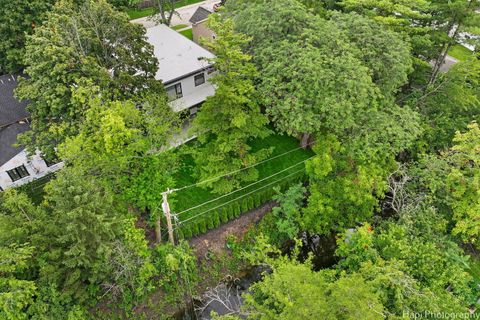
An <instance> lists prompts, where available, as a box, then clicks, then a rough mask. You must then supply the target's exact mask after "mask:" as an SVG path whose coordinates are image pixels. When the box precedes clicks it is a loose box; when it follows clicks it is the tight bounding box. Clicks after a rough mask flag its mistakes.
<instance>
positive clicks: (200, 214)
mask: <svg viewBox="0 0 480 320" xmlns="http://www.w3.org/2000/svg"><path fill="white" fill-rule="evenodd" d="M302 171H303V169H302V170H298V171H295V172H293V173H291V174H289V175H286V176H285V177H283V178H280V179H278V180H276V181H273V182H271V183H269V184H266V185H264V186H263V187H260V188H258V189H255V190H253V191H250V192H249V193H246V194H244V195H241V196H239V197H237V198H235V199H232V200H230V201H227V202H225V203H223V204H221V205H219V206H216V207H213V208H211V209H208V210H206V211H203V212H201V213H199V214H196V215H194V216H192V217H190V218H188V219H185V220H183V221H180V222H179V225H182V224H184V223H187V222H189V221H191V220H193V219H195V218H197V217H199V216H202V215H204V214H205V213H208V212H210V211H212V210H216V209H218V208H221V207H223V206H225V205H227V204H229V203H232V202H233V201H236V200H238V199H241V198H243V197H246V196H248V195H250V194H252V193H255V192H257V191H258V190H261V189H264V188H266V187H269V186H271V185H273V184H275V183H277V182H279V181H282V180H284V179H286V178H288V177H290V176H292V175H295V174H297V173H299V172H302ZM177 228H178V227H177Z"/></svg>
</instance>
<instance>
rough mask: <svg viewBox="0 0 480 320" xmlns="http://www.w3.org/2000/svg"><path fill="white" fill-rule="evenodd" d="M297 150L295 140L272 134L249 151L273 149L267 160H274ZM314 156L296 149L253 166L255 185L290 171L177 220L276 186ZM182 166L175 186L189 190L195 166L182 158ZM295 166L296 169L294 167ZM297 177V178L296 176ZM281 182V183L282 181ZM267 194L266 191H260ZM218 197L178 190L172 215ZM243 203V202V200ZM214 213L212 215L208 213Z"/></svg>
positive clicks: (206, 191)
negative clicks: (255, 173)
mask: <svg viewBox="0 0 480 320" xmlns="http://www.w3.org/2000/svg"><path fill="white" fill-rule="evenodd" d="M298 146H299V144H298V140H297V139H295V138H292V137H289V136H286V135H278V134H272V135H271V136H269V137H267V138H266V139H263V140H256V141H254V142H252V144H251V147H252V150H253V151H255V150H259V149H262V148H268V147H274V150H273V152H272V154H271V155H270V157H269V158H273V157H275V156H277V155H280V154H283V153H285V152H287V151H291V150H294V149H297V148H298ZM181 149H182V148H180V149H179V152H181ZM313 155H314V153H313V151H311V150H303V149H297V150H295V151H292V152H290V153H288V154H286V155H284V156H281V157H278V158H276V159H273V160H270V161H266V162H265V163H262V164H259V165H258V166H256V169H257V170H258V173H259V176H258V179H257V181H259V180H262V179H264V178H266V177H269V176H271V175H273V174H275V173H277V172H279V171H282V170H284V169H286V168H289V167H291V166H293V167H292V168H290V169H288V170H286V171H285V172H282V173H280V174H278V175H275V176H273V177H270V178H268V179H265V180H263V181H261V182H259V183H256V184H254V185H252V186H250V187H248V188H245V189H244V190H241V191H238V192H235V193H233V194H231V195H229V196H226V197H223V198H221V199H219V200H216V201H213V202H211V203H208V204H206V205H203V206H201V207H199V208H197V209H194V210H191V211H188V212H185V213H182V214H181V215H180V217H179V219H180V221H183V220H185V219H188V218H190V217H192V216H195V215H197V214H201V213H202V212H204V211H206V210H209V209H212V208H215V207H218V206H221V205H223V204H225V203H227V202H229V201H231V200H233V199H236V198H238V197H241V196H242V195H246V194H247V193H251V192H252V191H254V190H256V189H259V188H262V187H264V186H266V185H268V184H271V183H272V182H275V181H277V180H280V179H282V178H284V177H286V176H288V175H290V174H292V173H294V172H296V171H299V170H304V168H305V165H304V164H303V163H300V162H301V161H304V160H306V159H308V158H310V157H312V156H313ZM181 158H182V165H181V169H180V170H179V172H178V174H177V177H176V182H177V187H183V186H188V185H192V184H194V183H196V182H198V181H197V180H196V178H195V177H194V172H195V163H194V161H193V159H192V157H191V156H190V155H185V154H184V155H182V156H181ZM297 163H300V164H298V165H295V164H297ZM294 165H295V166H294ZM295 176H296V175H295ZM254 182H255V181H252V182H249V183H245V184H244V185H243V186H246V185H250V184H252V183H254ZM281 182H283V180H282V181H281ZM274 185H276V184H273V185H272V186H269V187H268V188H271V187H273V186H274ZM262 190H266V188H264V189H262ZM220 196H221V194H214V193H211V192H210V191H209V189H206V188H202V187H200V186H195V187H191V188H187V189H184V190H180V191H178V192H175V193H174V194H173V196H172V198H173V199H172V200H173V204H172V205H171V207H172V211H173V212H182V211H184V210H187V209H189V208H192V207H195V206H198V205H200V204H202V203H205V202H208V201H210V200H213V199H215V198H217V197H220ZM242 199H243V198H242ZM211 212H213V211H211Z"/></svg>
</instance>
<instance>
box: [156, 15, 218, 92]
mask: <svg viewBox="0 0 480 320" xmlns="http://www.w3.org/2000/svg"><path fill="white" fill-rule="evenodd" d="M147 39H148V42H149V43H150V44H151V45H153V52H154V54H155V57H157V59H158V65H159V66H158V71H157V74H156V75H155V79H157V80H161V81H163V83H169V82H173V81H176V80H178V79H181V78H184V77H186V76H188V75H191V74H193V73H195V72H198V71H201V70H204V69H205V68H207V67H209V66H210V65H212V63H210V62H208V61H207V60H205V59H204V58H209V59H211V58H214V57H215V56H214V55H213V54H212V53H211V52H210V51H208V50H206V49H204V48H202V47H200V46H199V45H198V44H196V43H195V42H193V41H190V40H189V39H187V38H186V37H185V36H183V35H181V34H180V33H178V32H177V31H175V30H173V29H171V28H169V27H167V26H166V25H164V24H159V25H157V26H155V27H152V28H148V29H147Z"/></svg>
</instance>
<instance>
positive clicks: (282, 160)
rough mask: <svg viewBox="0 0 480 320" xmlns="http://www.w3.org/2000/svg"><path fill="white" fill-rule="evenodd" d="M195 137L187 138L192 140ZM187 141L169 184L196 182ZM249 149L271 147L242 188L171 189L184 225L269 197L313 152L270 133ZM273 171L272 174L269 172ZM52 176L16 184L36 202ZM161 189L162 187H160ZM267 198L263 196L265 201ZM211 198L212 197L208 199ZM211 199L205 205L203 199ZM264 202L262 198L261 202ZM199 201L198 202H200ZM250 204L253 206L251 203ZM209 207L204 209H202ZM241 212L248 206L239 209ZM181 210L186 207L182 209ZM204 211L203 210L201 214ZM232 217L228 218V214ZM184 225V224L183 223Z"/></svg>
mask: <svg viewBox="0 0 480 320" xmlns="http://www.w3.org/2000/svg"><path fill="white" fill-rule="evenodd" d="M194 143H196V142H195V141H192V142H189V144H194ZM186 147H187V145H184V146H181V147H179V148H178V152H179V154H180V157H181V161H182V162H181V165H180V170H179V172H178V173H177V176H176V178H175V180H176V186H171V187H177V188H178V187H183V186H189V185H192V184H195V183H196V182H198V181H197V179H196V178H195V176H194V169H195V163H194V161H193V159H192V157H191V156H190V155H189V154H188V153H187V152H184V151H186ZM251 147H252V151H255V150H259V149H262V148H268V147H274V149H273V151H272V154H271V155H270V156H269V158H268V159H271V160H268V161H265V162H264V163H261V164H259V165H258V166H256V168H257V170H258V173H259V177H258V179H257V180H256V181H253V182H250V183H246V184H244V185H243V186H242V190H239V191H236V192H233V193H232V194H230V195H228V196H225V197H222V198H221V199H217V200H214V199H216V198H218V197H220V196H221V195H219V194H214V193H211V192H210V191H209V189H204V188H201V187H197V186H195V187H191V188H186V189H184V190H180V191H178V192H175V193H173V194H172V195H171V196H170V198H169V200H170V205H171V208H172V212H174V213H181V214H180V215H179V220H180V221H185V220H186V219H189V220H188V221H187V222H186V223H185V225H187V224H188V225H191V224H197V223H198V222H199V221H198V220H199V218H196V217H197V216H199V217H201V219H204V218H211V216H209V214H210V215H211V214H214V212H215V211H217V213H218V210H219V209H220V208H225V209H227V208H228V206H230V207H231V206H232V205H239V206H240V205H241V203H242V202H243V203H245V202H246V201H247V199H249V201H250V200H252V198H253V197H255V196H259V195H261V194H260V193H263V194H265V193H268V192H270V194H267V196H268V199H271V192H272V189H273V187H275V186H283V187H286V185H287V184H291V183H292V182H293V181H298V180H300V179H302V178H303V177H304V174H305V172H304V170H305V166H304V161H305V160H306V159H309V158H310V157H312V156H313V155H314V153H313V151H311V150H303V149H300V148H299V145H298V140H296V139H295V138H292V137H289V136H285V135H278V134H272V135H271V136H269V137H267V138H266V139H263V140H256V141H254V142H252V144H251ZM272 175H273V176H272ZM52 178H53V174H52V175H47V176H45V177H43V178H40V179H38V180H35V181H33V182H32V183H29V184H27V185H24V186H21V187H19V189H20V190H22V191H24V192H26V193H27V194H28V195H29V196H30V197H31V198H32V200H33V201H34V203H37V204H39V203H40V202H41V201H42V199H43V196H44V190H43V187H44V186H45V184H46V183H47V182H48V181H50V180H51V179H52ZM159 191H163V190H159ZM268 199H263V201H267V200H268ZM211 200H214V201H211ZM208 201H211V202H209V203H207V204H205V205H202V204H204V203H205V202H208ZM262 203H263V202H262ZM199 205H201V206H199ZM195 206H199V207H198V208H195V209H193V210H189V211H185V210H187V209H190V208H192V207H195ZM250 208H253V207H250ZM208 210H211V211H209V212H207V213H205V211H208ZM240 210H241V211H239V212H238V213H240V212H245V211H247V210H248V208H247V209H244V208H243V207H242V209H240ZM182 211H185V212H183V213H182ZM204 213H205V214H204ZM229 219H231V218H229ZM182 228H183V225H182Z"/></svg>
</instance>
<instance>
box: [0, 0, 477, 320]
mask: <svg viewBox="0 0 480 320" xmlns="http://www.w3.org/2000/svg"><path fill="white" fill-rule="evenodd" d="M14 3H15V5H13V4H14ZM159 3H160V2H159ZM112 4H113V5H114V6H112ZM129 5H131V4H130V3H125V2H123V1H115V2H107V1H105V0H99V1H69V0H60V1H52V2H48V1H47V2H45V1H42V2H41V3H40V2H38V4H37V3H36V2H35V1H33V2H32V6H31V7H29V5H28V4H27V2H13V1H11V2H8V1H7V5H6V6H2V7H1V8H0V13H4V12H7V13H8V16H9V17H11V19H13V20H12V21H17V22H21V23H17V24H16V25H15V26H14V27H11V26H9V27H5V24H6V23H5V21H4V20H1V19H5V16H4V15H1V18H0V35H1V38H2V39H3V38H5V39H7V40H8V41H5V42H2V44H1V45H0V70H1V71H2V72H23V73H24V74H25V75H26V76H27V77H26V79H25V80H23V81H22V82H21V84H20V86H19V88H18V91H17V95H18V97H19V98H21V99H25V100H29V101H30V104H29V106H28V108H29V112H30V113H31V118H32V122H31V127H32V130H31V131H30V132H28V133H26V134H24V135H23V136H22V137H21V143H23V144H25V145H26V147H27V150H29V151H34V150H36V149H38V150H40V152H42V153H43V154H44V155H45V157H47V158H50V159H61V160H62V161H63V162H64V163H65V167H64V168H63V169H62V170H61V171H59V172H58V173H56V174H55V176H53V177H51V179H50V180H49V182H48V183H46V185H45V188H44V190H43V192H39V191H38V190H37V189H35V192H30V194H33V195H34V196H33V197H31V196H29V195H28V194H29V192H28V190H29V189H28V187H25V188H23V190H22V189H15V190H6V191H4V192H2V193H1V194H0V261H1V263H0V318H2V319H105V318H109V319H112V318H120V319H122V318H123V319H136V318H141V317H145V318H148V317H149V316H152V317H156V318H158V317H168V312H170V311H174V310H175V309H176V308H178V307H179V306H181V305H182V304H183V303H184V302H188V301H190V300H191V299H192V297H193V296H194V295H196V294H198V293H199V292H196V290H197V288H198V287H199V283H200V282H201V281H202V278H205V277H206V275H209V276H212V275H211V274H210V273H211V272H212V271H211V270H212V268H214V269H215V267H217V269H215V270H218V272H217V271H216V273H218V274H217V275H220V274H222V273H224V274H228V273H229V271H232V272H238V269H239V268H240V266H256V265H262V266H264V267H266V268H267V270H269V272H266V273H265V274H264V277H263V279H262V280H261V281H258V282H256V283H255V284H253V285H252V286H251V288H250V289H251V290H250V291H249V292H248V293H246V294H245V296H244V297H245V299H244V303H243V305H242V306H241V307H240V308H238V309H237V310H234V312H232V314H230V315H229V316H226V317H223V318H224V319H237V317H240V318H245V317H246V318H248V319H319V318H320V319H323V318H325V319H383V318H388V319H401V318H402V317H405V316H406V315H407V316H408V315H409V314H415V313H419V314H422V313H426V312H430V313H442V312H443V313H449V314H451V313H455V314H462V315H463V314H468V313H469V312H476V309H477V308H478V304H477V301H478V297H479V283H478V277H479V276H478V260H479V257H478V250H479V249H480V248H479V246H480V224H479V223H478V221H479V215H480V194H479V190H480V129H479V125H478V122H479V121H480V119H479V115H480V100H479V98H480V91H479V90H480V86H479V76H480V62H479V61H478V58H477V56H478V52H472V54H471V56H469V57H468V58H465V60H464V61H461V62H459V63H457V64H455V65H454V66H452V67H451V68H450V69H449V70H448V71H445V72H440V66H442V61H443V59H444V58H445V55H446V53H448V52H451V50H452V49H451V48H452V46H454V45H455V44H456V43H457V42H458V41H459V39H460V34H461V33H463V32H471V33H475V32H476V31H478V29H479V27H480V26H479V23H478V22H479V19H478V15H475V11H476V10H478V9H479V6H480V3H479V2H478V1H474V0H469V1H461V0H455V1H441V0H415V1H409V2H403V1H395V0H388V1H380V2H379V1H357V0H343V1H334V0H332V1H330V0H328V1H307V0H302V1H300V0H298V1H297V0H276V1H267V0H251V1H247V0H230V1H228V2H227V4H226V6H225V8H224V9H222V10H221V13H220V14H219V15H213V16H212V17H211V18H210V21H209V25H210V28H211V29H213V30H214V31H215V33H216V35H217V36H216V38H215V39H214V40H213V41H211V42H207V43H206V46H207V47H208V48H209V49H210V50H211V51H212V52H213V53H215V55H216V57H215V58H214V59H213V62H214V63H215V68H216V73H215V75H214V77H213V79H212V82H213V83H214V84H215V86H216V93H215V95H214V96H212V97H210V98H208V99H207V101H206V102H205V103H204V104H203V106H202V108H201V109H200V111H199V114H198V116H197V117H196V118H195V119H194V121H193V124H192V129H191V130H192V133H195V134H196V135H197V136H198V138H197V139H196V140H194V141H191V142H189V143H187V144H184V145H182V146H181V147H179V148H174V149H172V148H168V147H167V146H168V145H169V142H170V141H171V139H172V138H173V135H174V134H175V133H176V132H178V130H179V127H180V124H181V121H180V119H179V118H180V117H179V115H178V114H175V113H174V112H172V111H171V109H170V107H169V105H168V100H167V98H166V94H165V92H164V88H163V85H162V83H161V82H159V81H156V80H155V78H154V75H155V73H156V71H157V69H158V61H156V58H155V57H154V55H153V48H152V47H151V46H150V45H149V44H148V42H147V41H146V38H145V36H144V29H143V28H142V27H141V26H139V25H134V24H131V23H130V22H129V18H128V16H127V15H126V14H125V13H123V12H122V10H124V9H122V8H123V7H126V6H129ZM160 9H161V8H160ZM160 9H159V10H160ZM2 10H3V11H2ZM5 10H7V11H5ZM27 13H28V14H27ZM167 14H168V12H167ZM159 19H160V21H159V22H163V23H166V24H169V22H170V21H169V20H168V19H169V17H168V16H165V17H163V16H161V17H160V18H159ZM33 22H34V23H33ZM32 23H33V24H32ZM449 35H450V36H449ZM453 48H455V47H453ZM453 50H454V49H453ZM432 60H433V62H432ZM167 188H178V189H179V190H178V191H175V192H173V193H172V194H171V195H170V196H169V197H170V202H171V203H170V204H171V208H172V211H173V212H174V213H177V214H178V215H175V217H176V219H178V220H176V219H175V220H174V224H175V237H176V240H177V245H176V246H174V245H172V244H168V243H166V241H165V240H166V232H165V225H166V223H165V222H166V221H165V217H164V216H163V214H162V212H161V206H162V201H163V199H162V192H163V191H165V190H167ZM24 190H25V191H27V192H24ZM33 190H34V189H32V188H30V191H33ZM271 200H274V201H275V208H274V209H273V210H272V212H271V213H269V214H267V216H266V217H265V218H264V219H263V221H262V222H261V223H260V224H259V225H258V226H257V227H255V228H253V229H252V230H251V232H249V233H247V234H246V235H245V236H244V237H242V238H238V239H234V238H233V237H231V238H229V240H228V243H227V245H228V248H230V249H229V250H228V251H227V253H226V254H225V255H224V256H221V257H218V259H211V261H210V265H209V267H205V266H204V267H202V263H201V262H199V261H198V260H197V257H196V256H195V250H196V248H195V247H190V246H189V244H188V242H187V241H185V240H181V239H182V238H185V239H189V238H191V237H193V236H197V235H200V234H203V233H205V232H206V231H207V230H210V229H214V228H217V227H218V226H220V225H221V224H222V223H226V222H228V221H231V220H232V219H234V218H236V217H239V216H240V215H241V214H242V213H244V212H246V211H248V210H251V209H254V208H257V207H259V206H261V205H263V204H265V203H266V202H269V201H271ZM152 234H154V235H153V236H152ZM311 237H334V238H335V242H336V246H335V259H334V260H335V262H334V263H331V264H330V265H328V266H321V267H320V266H317V265H315V263H314V257H313V256H312V254H313V253H310V256H309V255H308V253H307V254H306V255H302V254H300V251H301V250H306V249H305V248H306V246H303V247H302V241H303V240H297V238H302V239H308V238H311ZM292 242H293V243H296V245H294V248H293V249H292V250H290V251H288V253H289V254H285V251H282V250H281V249H284V248H285V243H292ZM203 258H207V257H206V256H205V257H203ZM212 278H219V277H213V276H212ZM158 297H160V298H158ZM147 302H148V303H147ZM146 304H149V305H153V306H151V308H150V307H149V308H150V311H147V310H146V309H149V308H147V307H145V305H146ZM151 310H155V311H154V314H153V315H152V311H151ZM149 312H150V313H149Z"/></svg>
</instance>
